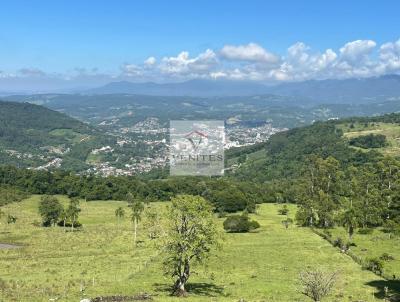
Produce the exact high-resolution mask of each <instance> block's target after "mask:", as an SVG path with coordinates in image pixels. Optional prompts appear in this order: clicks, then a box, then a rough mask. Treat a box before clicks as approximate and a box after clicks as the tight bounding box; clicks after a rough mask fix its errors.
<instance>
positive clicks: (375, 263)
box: [363, 258, 383, 275]
mask: <svg viewBox="0 0 400 302" xmlns="http://www.w3.org/2000/svg"><path fill="white" fill-rule="evenodd" d="M363 268H364V269H366V270H369V271H371V272H374V273H375V274H378V275H382V273H383V261H382V260H381V259H379V258H369V259H367V260H365V261H364V264H363Z"/></svg>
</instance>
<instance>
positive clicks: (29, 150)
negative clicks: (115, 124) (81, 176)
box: [0, 101, 110, 170]
mask: <svg viewBox="0 0 400 302" xmlns="http://www.w3.org/2000/svg"><path fill="white" fill-rule="evenodd" d="M109 140H110V138H108V137H105V136H103V135H102V134H101V133H100V132H98V131H97V130H96V129H94V128H93V127H91V126H89V125H87V124H85V123H82V122H80V121H78V120H75V119H73V118H71V117H69V116H67V115H65V114H62V113H60V112H57V111H53V110H50V109H47V108H45V107H42V106H38V105H34V104H29V103H15V102H3V101H0V158H1V163H2V164H15V165H17V166H20V167H36V168H37V167H40V166H43V165H47V166H48V167H51V166H54V167H60V166H62V167H64V168H66V169H68V170H70V169H72V170H76V169H78V170H80V169H83V168H85V167H86V164H85V161H86V157H87V155H88V153H89V152H90V150H91V149H93V148H96V147H99V146H101V145H102V144H104V143H106V142H107V141H109Z"/></svg>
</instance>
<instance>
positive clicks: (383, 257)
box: [379, 253, 394, 261]
mask: <svg viewBox="0 0 400 302" xmlns="http://www.w3.org/2000/svg"><path fill="white" fill-rule="evenodd" d="M379 259H381V260H383V261H391V260H394V257H393V256H392V255H390V254H388V253H383V254H382V255H381V256H380V257H379Z"/></svg>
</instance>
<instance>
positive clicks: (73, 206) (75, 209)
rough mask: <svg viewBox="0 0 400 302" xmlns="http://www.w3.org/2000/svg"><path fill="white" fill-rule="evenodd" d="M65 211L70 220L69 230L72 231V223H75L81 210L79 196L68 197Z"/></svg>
mask: <svg viewBox="0 0 400 302" xmlns="http://www.w3.org/2000/svg"><path fill="white" fill-rule="evenodd" d="M66 212H67V217H68V218H69V219H70V221H71V230H72V231H74V225H75V224H76V222H77V220H78V217H79V213H80V212H81V209H80V207H79V198H77V197H72V198H71V199H70V202H69V205H68V208H67V210H66Z"/></svg>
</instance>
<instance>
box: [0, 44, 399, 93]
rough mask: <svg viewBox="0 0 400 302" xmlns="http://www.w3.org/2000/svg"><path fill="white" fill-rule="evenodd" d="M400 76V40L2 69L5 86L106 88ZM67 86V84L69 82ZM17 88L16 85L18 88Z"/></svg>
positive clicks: (0, 81)
mask: <svg viewBox="0 0 400 302" xmlns="http://www.w3.org/2000/svg"><path fill="white" fill-rule="evenodd" d="M391 73H399V74H400V39H399V40H397V41H394V42H387V43H384V44H382V45H380V46H378V45H377V43H376V42H375V41H372V40H356V41H350V42H348V43H345V44H344V45H343V46H342V47H340V48H339V49H336V50H335V49H331V48H328V49H325V50H320V51H318V50H313V49H312V48H311V47H310V46H308V45H306V44H305V43H304V42H297V43H295V44H293V45H291V46H290V47H288V49H287V51H286V53H284V54H282V56H278V55H275V54H272V53H270V52H269V51H267V50H266V49H265V48H264V47H262V46H260V45H258V44H256V43H249V44H246V45H236V46H235V45H225V46H224V47H223V48H222V49H220V50H212V49H207V50H205V51H204V52H202V53H200V54H198V55H194V56H190V54H189V52H188V51H182V52H180V53H179V54H178V55H176V56H167V57H163V58H156V57H153V56H150V57H148V58H147V59H146V60H144V61H143V62H142V63H125V64H123V65H121V67H120V69H119V71H118V72H113V73H111V72H104V71H103V72H100V71H99V70H98V69H97V68H89V69H87V68H73V69H71V70H68V71H66V72H65V73H49V72H45V71H42V70H40V69H37V68H21V69H19V70H16V71H10V70H7V71H6V70H3V71H0V88H2V87H6V88H9V87H19V86H18V85H20V83H23V85H21V87H25V86H29V85H28V84H29V83H30V84H31V86H32V87H33V86H34V85H36V84H37V83H39V82H40V83H42V84H43V87H50V86H52V85H53V86H54V85H59V86H63V85H64V86H66V85H67V84H68V85H69V86H68V87H73V86H85V85H94V84H96V85H97V84H104V83H107V82H110V81H115V80H124V79H125V80H131V81H156V82H168V81H177V80H182V81H184V80H188V79H193V78H205V79H207V78H209V79H222V78H223V79H232V80H249V81H250V80H253V81H264V82H271V81H301V80H308V79H317V80H319V79H342V78H351V77H369V76H379V75H383V74H391ZM66 82H68V83H66ZM13 85H14V86H13Z"/></svg>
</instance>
